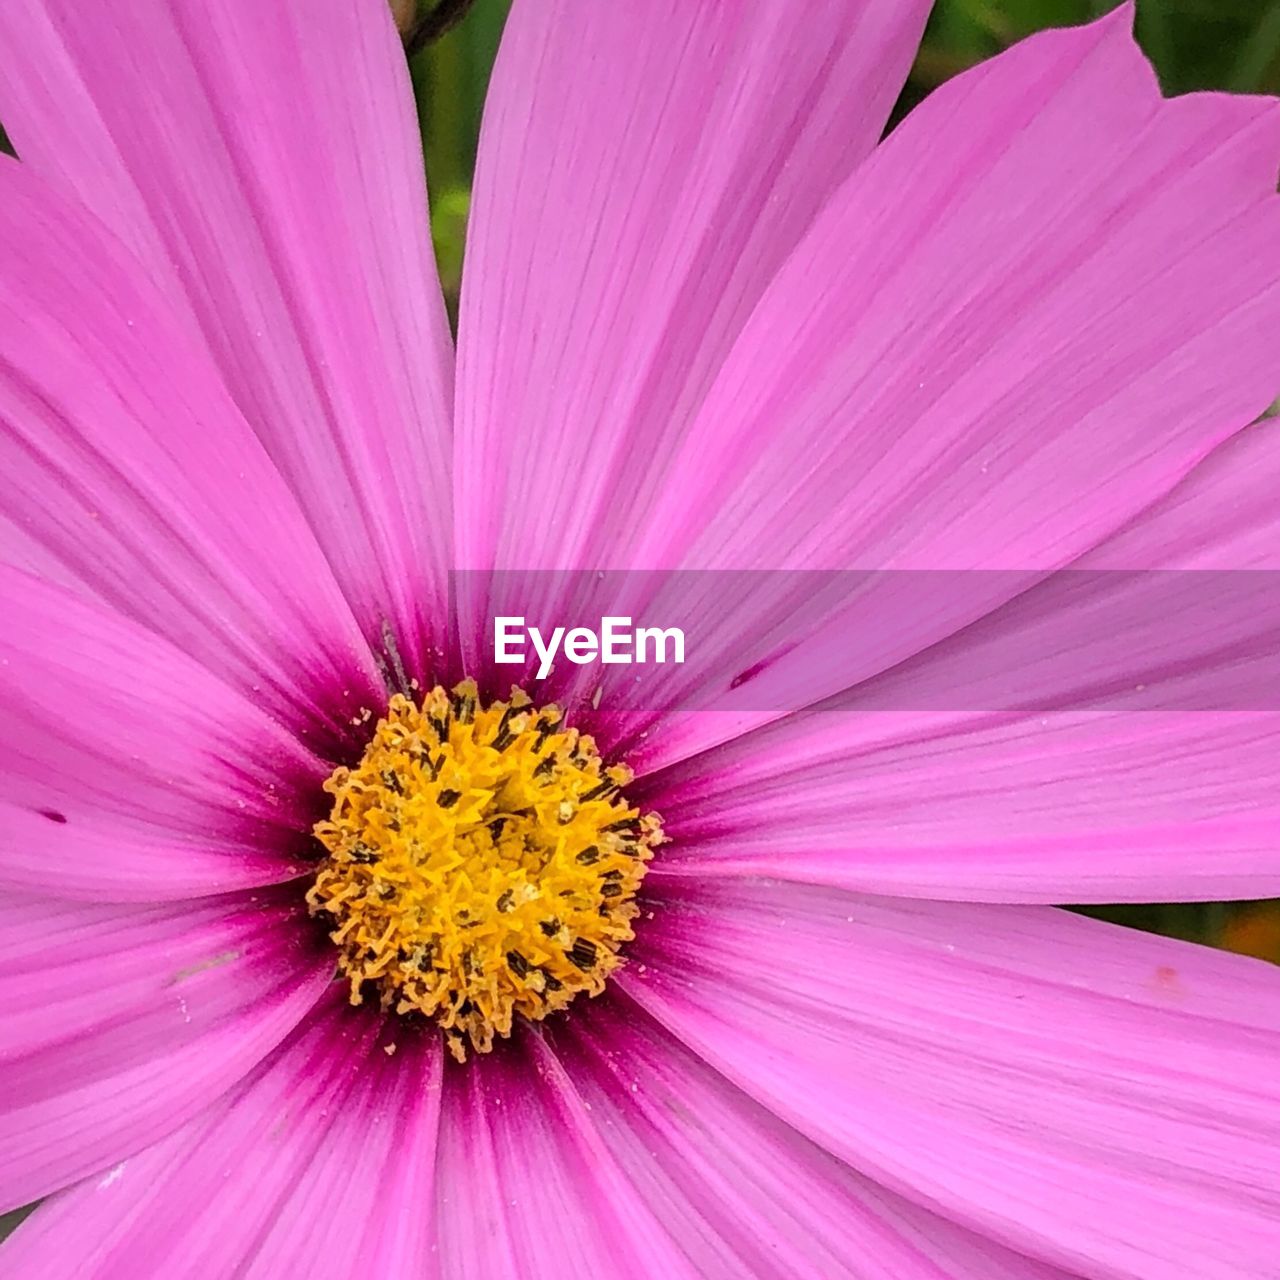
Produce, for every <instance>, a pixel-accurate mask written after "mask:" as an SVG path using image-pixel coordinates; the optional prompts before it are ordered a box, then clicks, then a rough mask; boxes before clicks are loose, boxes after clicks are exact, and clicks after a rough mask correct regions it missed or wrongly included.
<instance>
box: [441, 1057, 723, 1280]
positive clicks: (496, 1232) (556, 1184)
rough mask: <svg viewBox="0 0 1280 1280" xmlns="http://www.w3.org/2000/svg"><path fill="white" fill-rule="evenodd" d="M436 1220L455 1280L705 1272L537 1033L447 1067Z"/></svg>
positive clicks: (680, 1279) (685, 1278)
mask: <svg viewBox="0 0 1280 1280" xmlns="http://www.w3.org/2000/svg"><path fill="white" fill-rule="evenodd" d="M435 1218H436V1230H437V1233H438V1246H439V1264H438V1266H439V1274H440V1276H441V1277H445V1276H447V1277H449V1280H542V1278H543V1277H551V1276H560V1275H583V1276H585V1275H592V1276H608V1277H619V1278H621V1277H632V1276H634V1277H637V1280H638V1277H641V1276H663V1277H667V1276H670V1277H672V1280H695V1277H696V1276H697V1274H698V1273H697V1272H696V1271H695V1270H694V1269H693V1268H692V1267H691V1266H690V1264H689V1262H688V1260H687V1259H686V1258H684V1257H683V1256H682V1255H681V1253H680V1251H679V1250H678V1249H677V1248H675V1247H674V1246H673V1244H672V1241H671V1239H670V1238H669V1237H668V1235H667V1233H666V1231H665V1230H664V1227H663V1224H662V1220H661V1218H660V1217H658V1216H656V1215H655V1214H654V1212H653V1211H652V1209H651V1208H650V1207H649V1206H648V1205H646V1204H645V1202H644V1200H643V1199H642V1197H641V1196H640V1195H638V1194H637V1193H636V1191H635V1189H634V1187H632V1186H631V1184H630V1181H629V1179H628V1178H627V1176H626V1175H625V1174H624V1173H623V1171H622V1170H621V1169H620V1168H619V1167H618V1166H617V1165H616V1163H615V1162H614V1161H613V1160H612V1159H611V1158H610V1156H609V1154H608V1152H607V1149H606V1147H605V1144H604V1140H603V1138H602V1136H601V1134H600V1133H599V1131H598V1126H597V1124H596V1118H595V1117H594V1116H593V1114H592V1113H591V1111H590V1109H589V1107H588V1106H586V1105H584V1102H583V1099H582V1098H581V1097H580V1096H579V1094H578V1091H577V1089H576V1087H575V1084H574V1081H573V1080H572V1079H570V1077H569V1076H568V1075H567V1074H566V1072H565V1070H564V1068H563V1067H562V1066H561V1065H560V1064H559V1063H558V1062H557V1060H556V1058H555V1056H554V1055H553V1054H552V1053H551V1052H550V1051H549V1050H548V1049H547V1048H546V1046H545V1045H544V1044H543V1043H542V1041H541V1040H540V1039H539V1038H538V1037H537V1036H536V1035H533V1034H521V1035H520V1037H519V1040H518V1042H517V1044H515V1045H505V1046H501V1047H500V1048H499V1051H498V1052H495V1053H494V1054H492V1055H490V1056H487V1057H477V1058H475V1059H474V1060H473V1061H470V1062H468V1063H467V1064H466V1066H465V1067H464V1068H462V1069H460V1070H457V1069H455V1070H447V1071H446V1073H445V1090H444V1098H443V1102H442V1105H441V1113H440V1150H439V1154H438V1161H437V1166H436V1202H435Z"/></svg>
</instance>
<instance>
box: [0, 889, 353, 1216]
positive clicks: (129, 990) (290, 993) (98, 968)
mask: <svg viewBox="0 0 1280 1280" xmlns="http://www.w3.org/2000/svg"><path fill="white" fill-rule="evenodd" d="M313 938H314V934H313V926H312V925H311V922H310V921H309V920H308V919H307V916H306V912H305V909H304V908H303V907H302V904H301V902H300V899H299V898H298V896H297V894H296V893H292V892H291V893H289V894H288V895H287V896H282V895H281V894H280V893H279V892H278V891H268V892H264V893H263V894H261V895H258V896H254V897H249V896H245V895H236V896H230V897H226V898H217V899H203V900H200V901H197V902H184V903H174V904H167V905H163V906H153V907H142V906H90V905H87V904H83V903H67V902H53V901H42V900H39V899H34V898H24V897H21V896H17V895H13V894H10V895H8V896H6V897H5V898H4V899H3V901H2V902H0V1008H2V1009H3V1010H4V1015H3V1019H4V1028H3V1041H2V1043H3V1049H0V1151H2V1152H3V1158H2V1159H0V1207H2V1208H3V1209H9V1208H12V1207H14V1206H17V1205H22V1204H27V1203H29V1202H30V1201H32V1200H35V1199H37V1198H39V1197H40V1196H43V1195H47V1194H48V1193H49V1192H50V1191H55V1190H57V1189H58V1188H59V1187H63V1186H66V1185H67V1184H68V1183H70V1182H73V1181H75V1180H76V1179H78V1178H82V1177H84V1176H86V1175H87V1174H90V1173H93V1172H94V1171H95V1170H100V1169H105V1168H107V1167H109V1166H110V1165H112V1164H114V1163H115V1162H116V1161H118V1160H122V1159H124V1158H126V1157H128V1156H131V1155H133V1154H134V1153H135V1152H137V1151H140V1150H141V1149H142V1148H143V1147H145V1146H146V1145H147V1144H148V1143H151V1142H154V1141H156V1140H157V1139H158V1138H160V1137H162V1136H163V1135H164V1134H166V1133H169V1132H170V1131H172V1130H173V1129H175V1128H176V1127H177V1126H179V1125H181V1124H183V1123H185V1122H186V1121H187V1120H189V1119H190V1118H191V1117H192V1116H193V1115H195V1114H196V1113H197V1112H199V1111H200V1110H201V1109H202V1108H203V1107H205V1106H207V1105H208V1104H209V1103H210V1102H212V1101H213V1100H214V1099H215V1098H216V1097H218V1095H219V1094H220V1093H222V1091H223V1090H224V1089H226V1088H227V1087H228V1086H230V1085H231V1084H233V1083H234V1082H235V1081H236V1080H238V1079H239V1078H240V1077H241V1076H242V1075H244V1073H245V1072H246V1071H248V1070H250V1069H251V1068H252V1067H253V1066H254V1064H255V1063H256V1062H258V1061H259V1059H261V1058H262V1057H263V1056H264V1055H265V1054H267V1053H269V1052H270V1051H271V1049H272V1048H274V1046H275V1045H276V1044H278V1043H279V1042H280V1040H281V1039H282V1038H283V1037H284V1036H285V1035H286V1034H287V1033H288V1032H289V1031H290V1030H291V1029H292V1028H293V1027H294V1026H295V1025H296V1024H297V1023H298V1021H299V1020H300V1019H301V1018H302V1017H303V1015H304V1014H305V1013H306V1011H307V1009H308V1008H310V1006H311V1005H312V1004H313V1003H314V1002H315V1000H316V999H317V997H318V996H319V994H320V992H321V990H322V989H323V988H324V986H325V985H326V984H327V983H328V982H329V981H330V979H331V976H332V973H333V957H332V955H331V954H330V953H329V951H328V950H327V949H326V948H323V947H317V946H315V945H314V943H313Z"/></svg>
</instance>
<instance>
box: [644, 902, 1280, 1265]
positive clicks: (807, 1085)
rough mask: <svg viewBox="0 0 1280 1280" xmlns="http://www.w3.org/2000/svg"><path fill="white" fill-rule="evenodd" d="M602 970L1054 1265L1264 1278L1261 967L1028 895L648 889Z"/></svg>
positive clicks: (868, 1170) (867, 1168) (1267, 1128)
mask: <svg viewBox="0 0 1280 1280" xmlns="http://www.w3.org/2000/svg"><path fill="white" fill-rule="evenodd" d="M647 923H648V927H647V928H646V929H645V931H644V932H643V933H641V934H640V935H639V937H638V940H637V946H636V948H635V954H634V960H635V963H632V964H631V965H628V967H627V968H626V969H625V970H624V971H623V973H622V975H621V979H620V981H621V983H622V985H623V986H624V988H625V989H626V991H627V992H628V993H629V994H631V995H632V996H633V997H634V998H635V999H636V1000H638V1001H639V1002H640V1003H641V1005H643V1006H644V1007H645V1008H646V1009H647V1010H648V1011H649V1012H650V1013H652V1014H653V1015H654V1016H655V1017H656V1018H658V1019H659V1020H660V1021H661V1022H662V1023H663V1024H664V1025H665V1026H667V1027H668V1028H669V1029H670V1030H671V1031H673V1032H674V1033H675V1034H676V1035H678V1036H679V1037H680V1038H681V1039H682V1040H684V1041H685V1042H686V1044H688V1045H689V1046H690V1047H691V1048H692V1049H694V1050H695V1051H696V1052H698V1053H700V1054H701V1055H702V1056H703V1057H705V1058H706V1059H707V1061H708V1062H710V1063H711V1065H713V1066H715V1067H716V1068H718V1069H719V1070H720V1071H722V1072H723V1073H724V1074H725V1075H727V1076H728V1077H729V1078H730V1079H731V1080H733V1081H734V1082H735V1083H737V1084H738V1085H740V1086H741V1087H742V1088H743V1089H744V1090H745V1091H746V1092H747V1093H749V1094H750V1095H751V1096H752V1097H754V1098H755V1099H756V1100H757V1101H759V1102H761V1103H762V1104H764V1105H765V1106H768V1107H769V1108H770V1109H772V1110H773V1111H774V1112H776V1113H777V1114H778V1115H779V1116H780V1117H782V1118H783V1119H784V1120H786V1121H788V1122H789V1123H791V1124H793V1125H795V1127H796V1128H797V1129H799V1130H800V1131H801V1132H802V1133H805V1134H806V1135H807V1136H808V1137H810V1138H811V1139H812V1140H813V1141H815V1142H817V1143H819V1144H820V1145H822V1146H823V1147H825V1148H826V1149H827V1150H828V1151H830V1152H831V1153H832V1154H833V1155H836V1156H838V1157H839V1158H840V1159H841V1160H843V1161H845V1162H846V1163H847V1164H849V1165H850V1166H851V1167H852V1168H854V1169H857V1170H859V1171H860V1172H862V1173H864V1174H867V1175H869V1176H871V1177H873V1178H875V1179H876V1180H877V1181H879V1182H881V1183H883V1184H884V1185H886V1186H888V1187H890V1188H891V1189H893V1190H894V1191H896V1192H898V1193H899V1194H903V1195H906V1196H908V1197H910V1198H912V1199H915V1200H917V1201H919V1202H920V1203H922V1204H926V1205H928V1206H929V1207H930V1208H932V1209H934V1210H935V1211H938V1212H941V1213H943V1214H945V1215H946V1216H947V1217H950V1218H952V1219H954V1220H955V1221H956V1222H957V1223H959V1224H961V1225H962V1226H965V1227H967V1228H969V1229H970V1230H973V1231H978V1232H980V1233H982V1234H984V1235H987V1236H990V1237H991V1238H992V1239H993V1240H996V1241H998V1242H1000V1243H1002V1244H1004V1245H1006V1246H1007V1247H1009V1248H1011V1249H1015V1250H1019V1251H1022V1252H1024V1253H1026V1254H1028V1255H1029V1256H1031V1257H1035V1258H1040V1259H1043V1260H1044V1261H1046V1262H1049V1263H1051V1264H1053V1265H1055V1266H1059V1267H1062V1268H1063V1269H1064V1270H1066V1271H1068V1272H1071V1273H1072V1274H1080V1275H1088V1276H1099V1277H1101V1276H1107V1277H1122V1276H1123V1277H1130V1278H1143V1280H1168V1277H1170V1276H1175V1275H1177V1276H1184V1275H1185V1276H1191V1275H1194V1276H1196V1277H1202V1278H1203V1280H1243V1278H1244V1277H1250V1278H1253V1280H1263V1278H1264V1277H1267V1276H1270V1275H1271V1274H1272V1273H1273V1271H1274V1263H1275V1239H1276V1236H1275V1232H1276V1223H1277V1221H1280V1192H1278V1191H1277V1186H1276V1182H1275V1177H1274V1169H1275V1147H1276V1142H1277V1140H1280V1121H1278V1119H1277V1117H1278V1116H1280V1106H1278V1104H1280V1084H1277V1082H1276V1075H1275V1072H1274V1070H1273V1069H1272V1068H1273V1066H1274V1063H1275V1060H1276V1055H1277V1053H1280V973H1277V971H1276V970H1275V969H1274V968H1271V967H1269V966H1267V965H1264V964H1262V963H1260V962H1257V961H1251V960H1245V959H1243V958H1241V957H1238V956H1231V955H1226V954H1223V953H1220V952H1213V951H1209V950H1207V949H1204V948H1198V947H1194V946H1191V945H1188V944H1185V943H1178V942H1173V941H1171V940H1169V939H1164V938H1156V937H1151V936H1147V935H1144V934H1138V933H1133V932H1129V931H1127V930H1121V929H1116V928H1113V927H1111V926H1107V925H1102V924H1099V923H1098V922H1096V921H1091V920H1085V919H1083V918H1080V917H1077V916H1072V915H1070V914H1068V913H1066V912H1061V911H1054V910H1052V909H1048V908H1015V907H983V906H972V905H958V904H937V903H924V902H917V903H906V902H900V901H899V902H894V901H892V900H886V899H874V898H862V897H858V896H855V895H852V894H844V893H839V892H836V891H832V890H830V889H824V890H819V889H811V888H808V887H801V886H783V885H779V884H775V883H771V882H767V881H757V882H752V881H738V882H733V883H730V882H721V883H718V884H716V885H715V886H714V887H712V886H704V887H703V888H702V889H701V890H700V891H699V892H698V893H697V894H696V895H689V896H687V897H686V896H681V897H665V900H664V901H663V902H662V904H661V907H660V909H659V907H657V906H655V909H654V919H653V920H651V921H649V922H647Z"/></svg>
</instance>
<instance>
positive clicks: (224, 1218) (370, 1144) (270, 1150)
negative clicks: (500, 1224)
mask: <svg viewBox="0 0 1280 1280" xmlns="http://www.w3.org/2000/svg"><path fill="white" fill-rule="evenodd" d="M380 1023H381V1019H377V1018H369V1017H364V1016H359V1015H358V1014H357V1013H356V1011H354V1010H352V1009H351V1008H350V1007H349V1006H348V1005H347V1004H346V1002H345V999H344V998H343V992H342V991H340V990H338V989H337V988H330V992H329V993H328V995H327V996H326V997H325V998H324V999H323V1000H322V1002H321V1005H320V1006H319V1007H318V1008H317V1009H316V1010H315V1011H314V1012H313V1013H312V1014H311V1015H310V1016H309V1018H308V1019H307V1021H306V1022H305V1023H304V1024H303V1025H302V1026H301V1027H299V1028H298V1029H297V1030H296V1031H295V1032H294V1033H293V1035H292V1036H291V1037H290V1039H289V1040H288V1041H286V1042H285V1043H284V1044H283V1045H281V1046H280V1048H278V1049H277V1050H276V1051H275V1052H274V1053H273V1054H272V1055H270V1056H269V1057H267V1058H266V1059H265V1060H264V1061H263V1062H261V1063H260V1064H259V1065H258V1066H257V1067H256V1069H255V1070H254V1071H253V1072H252V1073H250V1074H249V1075H247V1076H246V1077H245V1078H244V1079H243V1080H241V1081H240V1082H239V1083H238V1084H236V1085H235V1086H234V1087H233V1088H232V1089H231V1090H229V1091H228V1092H227V1093H226V1094H225V1095H224V1096H223V1097H222V1098H220V1099H218V1101H216V1102H215V1103H213V1104H212V1105H211V1106H209V1107H206V1108H205V1110H204V1111H203V1112H201V1114H200V1115H198V1116H197V1117H196V1118H195V1119H194V1120H191V1121H189V1122H188V1123H187V1124H185V1125H184V1126H183V1127H182V1128H180V1129H178V1130H177V1131H175V1132H174V1133H172V1134H170V1135H169V1136H168V1137H166V1138H163V1139H161V1140H160V1141H159V1142H157V1143H156V1144H155V1145H154V1146H151V1147H148V1148H147V1149H146V1150H145V1151H142V1152H141V1153H139V1154H138V1155H136V1156H133V1157H131V1158H130V1159H128V1160H125V1161H122V1162H121V1163H120V1164H118V1165H116V1166H115V1167H114V1168H112V1169H110V1170H108V1171H107V1172H106V1173H105V1174H102V1175H97V1174H95V1176H94V1177H93V1178H91V1179H89V1180H88V1181H86V1182H82V1183H80V1185H78V1186H76V1187H73V1188H71V1189H69V1190H68V1191H65V1192H63V1193H62V1194H60V1195H58V1196H56V1197H55V1198H54V1199H52V1200H51V1201H49V1202H48V1203H46V1204H45V1205H43V1206H41V1208H40V1209H39V1210H37V1212H36V1213H35V1215H34V1216H33V1217H31V1218H30V1219H28V1221H27V1222H26V1223H25V1224H24V1226H23V1228H22V1230H21V1231H20V1232H19V1233H18V1234H16V1235H15V1236H13V1237H12V1238H11V1239H10V1240H9V1242H8V1243H7V1244H5V1245H4V1246H3V1248H0V1264H2V1265H4V1266H5V1274H6V1275H11V1276H14V1277H30V1278H31V1280H35V1278H36V1277H39V1280H58V1277H63V1276H65V1277H68V1278H70V1277H80V1276H85V1275H93V1276H147V1275H161V1274H163V1275H175V1276H178V1275H184V1276H185V1275H191V1276H194V1275H199V1276H200V1277H202V1280H222V1278H223V1277H226V1278H227V1280H230V1278H231V1277H249V1276H252V1277H263V1278H264V1280H277V1278H278V1277H281V1276H292V1275H304V1274H305V1275H307V1276H312V1277H316V1278H317V1280H328V1278H332V1280H350V1277H352V1276H360V1277H368V1278H369V1280H402V1277H408V1276H425V1275H428V1274H430V1273H431V1256H430V1240H431V1230H432V1219H431V1214H430V1212H429V1209H428V1207H427V1205H428V1201H429V1198H430V1195H431V1179H432V1170H433V1161H434V1146H435V1127H436V1111H437V1105H438V1098H439V1082H438V1072H439V1040H438V1038H435V1037H432V1038H430V1039H429V1040H427V1039H422V1038H415V1037H410V1038H409V1039H408V1040H407V1041H401V1042H400V1043H397V1052H396V1056H395V1057H389V1056H388V1055H387V1054H386V1053H385V1052H383V1049H384V1047H385V1046H386V1045H387V1044H389V1043H390V1042H391V1041H392V1040H393V1039H394V1037H393V1036H392V1035H391V1034H390V1032H389V1031H387V1030H386V1029H380Z"/></svg>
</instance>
